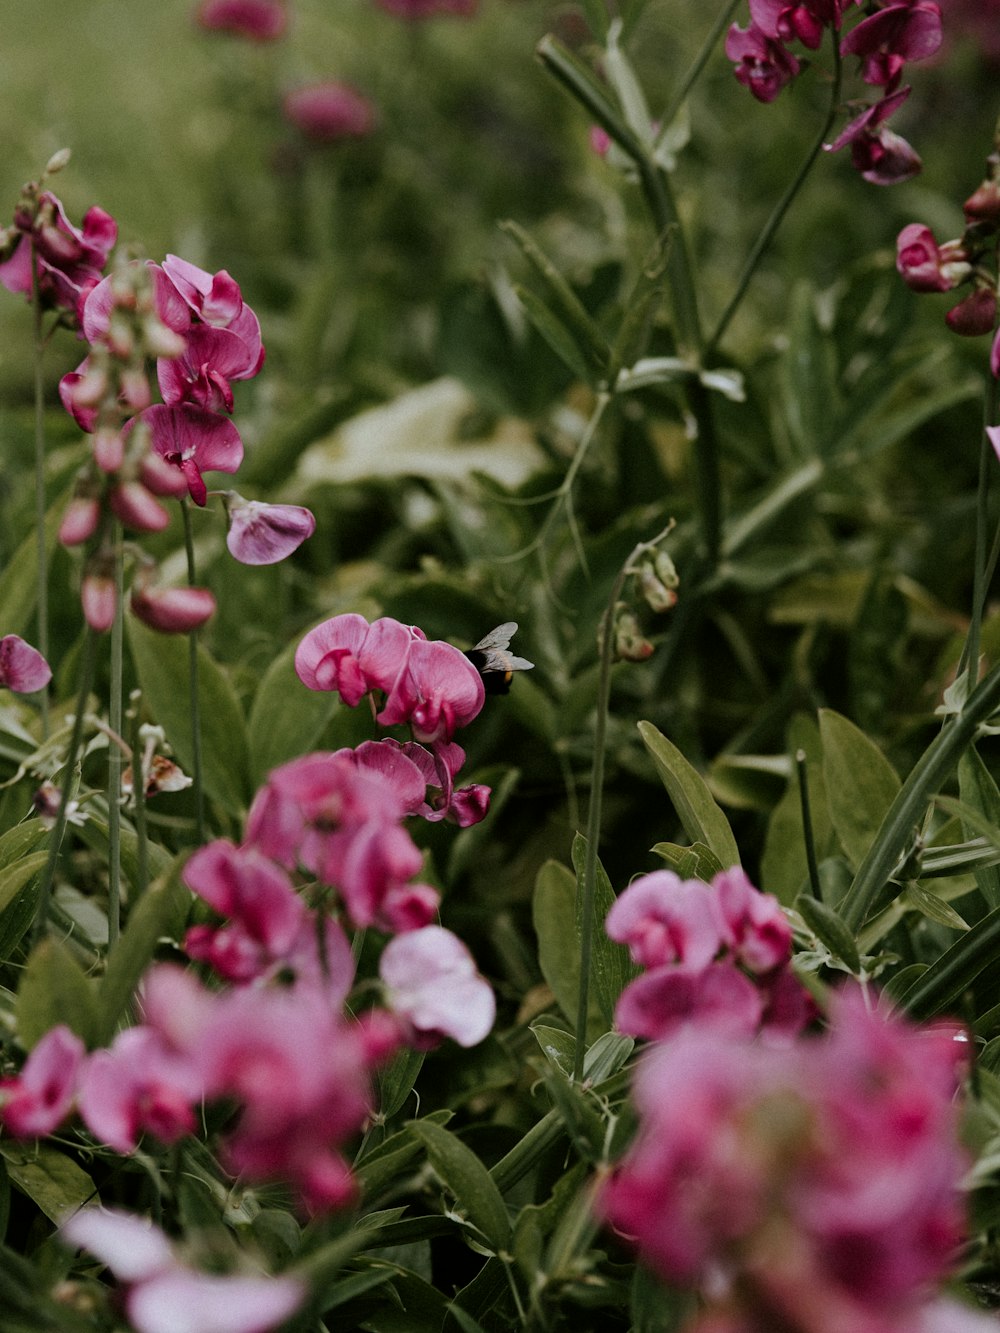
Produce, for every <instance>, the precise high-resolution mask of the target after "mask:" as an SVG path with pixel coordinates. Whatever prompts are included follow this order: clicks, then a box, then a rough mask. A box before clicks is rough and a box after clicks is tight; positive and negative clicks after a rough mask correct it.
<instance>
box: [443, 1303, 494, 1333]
mask: <svg viewBox="0 0 1000 1333" xmlns="http://www.w3.org/2000/svg"><path fill="white" fill-rule="evenodd" d="M448 1314H449V1316H450V1317H451V1318H452V1319H454V1321H455V1323H456V1324H457V1325H458V1326H459V1328H460V1329H461V1330H462V1333H486V1330H485V1329H484V1328H483V1326H482V1324H480V1323H478V1322H477V1321H476V1320H475V1319H473V1317H472V1315H471V1314H466V1312H465V1311H464V1310H463V1309H462V1307H461V1306H460V1305H449V1306H448Z"/></svg>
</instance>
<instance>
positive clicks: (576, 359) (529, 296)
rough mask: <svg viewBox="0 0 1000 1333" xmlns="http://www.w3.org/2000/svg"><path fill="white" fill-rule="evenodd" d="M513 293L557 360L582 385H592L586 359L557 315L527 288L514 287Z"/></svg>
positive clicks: (592, 379)
mask: <svg viewBox="0 0 1000 1333" xmlns="http://www.w3.org/2000/svg"><path fill="white" fill-rule="evenodd" d="M514 292H515V294H516V296H517V299H518V300H519V301H520V302H521V304H522V305H523V306H524V311H525V314H526V315H527V316H528V318H529V319H530V320H531V322H532V324H533V325H534V326H535V328H536V329H537V330H538V332H539V333H540V334H541V335H542V337H543V338H544V339H545V341H546V342H547V343H548V345H549V346H550V347H551V348H552V350H553V352H555V354H556V356H557V357H558V358H559V360H560V361H562V362H563V363H564V364H565V365H567V366H568V367H569V369H570V370H571V371H572V372H573V374H574V375H576V376H577V378H578V379H581V380H583V382H584V384H592V383H593V382H594V375H593V372H592V371H591V368H590V366H589V365H588V364H587V358H586V356H585V355H584V353H583V352H582V350H581V349H580V347H579V345H578V343H577V341H576V339H575V338H574V337H573V334H572V333H571V332H570V330H569V329H568V328H567V327H566V325H565V324H564V323H563V322H562V320H561V319H560V318H559V317H558V315H554V314H553V313H552V311H551V310H550V309H549V307H548V306H547V305H546V304H545V302H544V301H543V300H542V298H541V297H540V296H539V295H537V293H535V292H533V291H532V290H531V289H530V288H529V287H521V286H520V285H515V287H514Z"/></svg>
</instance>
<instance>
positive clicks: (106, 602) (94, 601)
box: [80, 571, 118, 634]
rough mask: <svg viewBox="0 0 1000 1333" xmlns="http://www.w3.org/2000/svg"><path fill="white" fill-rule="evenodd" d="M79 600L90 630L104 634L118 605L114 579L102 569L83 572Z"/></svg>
mask: <svg viewBox="0 0 1000 1333" xmlns="http://www.w3.org/2000/svg"><path fill="white" fill-rule="evenodd" d="M80 602H81V604H82V606H83V618H84V620H86V622H87V624H88V625H89V626H90V628H91V629H92V630H96V631H97V633H98V634H104V633H105V632H106V631H107V630H109V629H110V628H111V626H112V625H113V624H114V620H115V609H116V607H117V605H118V599H117V595H116V592H115V581H114V579H113V578H111V577H110V576H109V575H108V574H106V573H104V572H103V571H92V572H90V573H87V574H84V576H83V583H82V584H81V585H80Z"/></svg>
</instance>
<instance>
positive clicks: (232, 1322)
mask: <svg viewBox="0 0 1000 1333" xmlns="http://www.w3.org/2000/svg"><path fill="white" fill-rule="evenodd" d="M59 1234H60V1235H61V1237H62V1239H63V1240H64V1241H65V1242H66V1243H67V1244H68V1245H72V1246H80V1247H82V1248H83V1249H86V1250H89V1251H90V1252H91V1254H93V1255H96V1257H97V1258H98V1259H100V1260H101V1261H102V1262H103V1263H105V1264H106V1265H107V1266H108V1268H110V1269H111V1271H112V1273H114V1275H115V1276H116V1277H117V1278H118V1279H119V1280H120V1281H121V1282H123V1283H125V1284H126V1286H127V1287H128V1292H127V1295H126V1298H125V1309H126V1312H127V1314H128V1319H129V1322H130V1324H131V1325H132V1327H133V1328H134V1329H136V1330H137V1333H177V1330H178V1329H194V1328H197V1329H198V1333H267V1330H268V1329H272V1328H274V1327H275V1326H276V1325H278V1324H280V1323H283V1322H284V1321H285V1320H286V1319H288V1318H289V1316H290V1315H292V1314H294V1312H295V1311H296V1310H297V1309H298V1307H299V1306H300V1305H301V1304H302V1302H303V1301H304V1300H305V1297H306V1289H305V1286H304V1285H303V1284H302V1283H301V1282H300V1281H298V1280H297V1279H295V1278H291V1277H261V1276H259V1275H254V1276H242V1275H237V1274H232V1275H228V1276H226V1275H219V1274H209V1273H200V1272H198V1271H196V1270H195V1269H193V1268H188V1267H187V1266H186V1265H185V1264H183V1263H182V1262H181V1261H180V1259H178V1258H177V1257H176V1256H175V1254H174V1252H173V1250H172V1248H171V1245H170V1242H169V1240H168V1239H167V1237H166V1236H165V1235H164V1234H163V1232H162V1231H160V1230H159V1228H157V1227H154V1226H153V1224H152V1223H151V1222H148V1221H146V1220H145V1219H144V1218H139V1217H133V1216H132V1215H131V1214H128V1213H123V1212H116V1211H112V1210H105V1209H103V1208H83V1209H81V1210H80V1211H79V1212H77V1213H74V1214H73V1216H72V1217H69V1218H67V1220H66V1221H65V1222H63V1224H62V1227H61V1229H60V1233H59Z"/></svg>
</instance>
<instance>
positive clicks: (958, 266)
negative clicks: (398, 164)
mask: <svg viewBox="0 0 1000 1333" xmlns="http://www.w3.org/2000/svg"><path fill="white" fill-rule="evenodd" d="M896 269H897V270H898V272H899V274H900V276H901V277H902V279H903V281H904V282H905V283H906V285H907V287H911V288H912V289H913V291H915V292H947V291H951V289H952V288H953V287H957V286H958V284H959V283H960V282H962V281H963V279H965V278H967V277H968V276H969V274H970V273H971V272H972V269H971V267H970V265H969V263H968V259H967V256H966V253H965V250H964V248H963V246H962V242H961V241H947V242H946V243H945V244H944V245H941V246H939V245H938V243H937V241H936V240H935V239H934V233H933V232H932V231H931V229H930V227H925V226H924V225H923V224H922V223H920V222H911V223H910V225H909V226H908V227H904V228H903V230H902V231H901V232H900V233H899V235H898V237H897V238H896Z"/></svg>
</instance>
